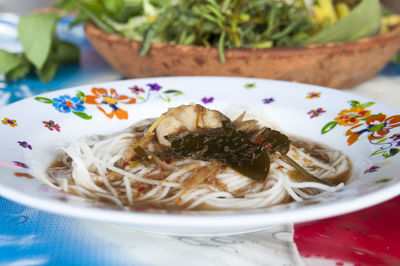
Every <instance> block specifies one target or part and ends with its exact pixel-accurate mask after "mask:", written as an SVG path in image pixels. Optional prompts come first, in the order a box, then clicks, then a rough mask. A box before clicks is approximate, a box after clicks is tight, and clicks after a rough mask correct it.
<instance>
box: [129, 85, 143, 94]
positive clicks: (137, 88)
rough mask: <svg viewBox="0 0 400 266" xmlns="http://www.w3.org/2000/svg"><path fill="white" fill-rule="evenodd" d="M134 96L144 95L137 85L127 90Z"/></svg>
mask: <svg viewBox="0 0 400 266" xmlns="http://www.w3.org/2000/svg"><path fill="white" fill-rule="evenodd" d="M129 89H130V90H131V91H132V92H133V93H134V94H136V95H139V94H140V93H145V92H146V91H145V90H144V89H143V88H139V87H138V86H137V85H135V86H133V87H130V88H129Z"/></svg>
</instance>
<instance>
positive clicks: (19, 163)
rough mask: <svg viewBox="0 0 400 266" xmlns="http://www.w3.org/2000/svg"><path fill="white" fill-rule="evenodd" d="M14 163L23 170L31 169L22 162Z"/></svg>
mask: <svg viewBox="0 0 400 266" xmlns="http://www.w3.org/2000/svg"><path fill="white" fill-rule="evenodd" d="M13 163H14V164H15V165H16V166H19V167H22V168H29V166H27V165H26V164H24V163H21V162H18V161H13Z"/></svg>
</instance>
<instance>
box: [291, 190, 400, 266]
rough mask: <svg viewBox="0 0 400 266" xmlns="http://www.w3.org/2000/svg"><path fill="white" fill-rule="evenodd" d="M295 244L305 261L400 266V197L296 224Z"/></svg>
mask: <svg viewBox="0 0 400 266" xmlns="http://www.w3.org/2000/svg"><path fill="white" fill-rule="evenodd" d="M294 241H295V243H296V245H297V248H298V251H299V253H300V255H301V256H302V257H304V258H310V257H313V258H326V259H329V260H333V262H335V264H336V265H342V264H343V263H352V264H354V265H400V196H399V197H397V198H394V199H392V200H390V201H387V202H384V203H382V204H379V205H376V206H373V207H370V208H367V209H364V210H361V211H357V212H353V213H350V214H346V215H342V216H338V217H334V218H329V219H324V220H319V221H313V222H308V223H301V224H296V225H295V226H294ZM305 261H306V263H307V260H305Z"/></svg>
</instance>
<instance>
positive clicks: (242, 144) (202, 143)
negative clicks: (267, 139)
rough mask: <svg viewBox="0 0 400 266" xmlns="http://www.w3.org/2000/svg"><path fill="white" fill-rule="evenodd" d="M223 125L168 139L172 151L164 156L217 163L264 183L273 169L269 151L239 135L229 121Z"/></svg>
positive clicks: (242, 132) (172, 135) (247, 136)
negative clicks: (214, 161) (271, 168)
mask: <svg viewBox="0 0 400 266" xmlns="http://www.w3.org/2000/svg"><path fill="white" fill-rule="evenodd" d="M222 123H223V127H221V128H216V129H210V130H204V131H198V132H188V131H186V132H182V133H175V134H171V135H168V136H166V138H167V140H168V141H170V142H171V150H170V151H168V152H167V153H166V154H161V156H162V157H169V158H186V157H191V158H194V159H200V160H208V161H209V160H217V161H220V162H223V163H224V164H227V165H229V166H231V167H232V168H233V169H235V170H237V171H238V172H240V173H242V174H244V175H246V176H248V177H251V178H253V179H255V180H257V181H263V180H264V179H265V178H266V177H267V174H268V171H269V167H270V160H269V157H268V153H267V151H266V150H265V149H264V148H263V147H262V146H260V145H256V144H255V143H254V142H252V141H251V139H250V135H249V134H248V133H247V132H244V131H237V130H236V129H235V128H234V126H233V125H232V124H231V122H230V121H227V120H225V121H223V122H222Z"/></svg>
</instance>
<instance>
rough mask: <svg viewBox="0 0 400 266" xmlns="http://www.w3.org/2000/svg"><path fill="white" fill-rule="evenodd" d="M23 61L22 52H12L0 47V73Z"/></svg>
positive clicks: (4, 72)
mask: <svg viewBox="0 0 400 266" xmlns="http://www.w3.org/2000/svg"><path fill="white" fill-rule="evenodd" d="M22 62H23V58H22V54H12V53H9V52H7V51H4V50H1V49H0V74H6V73H8V72H10V71H11V70H13V69H15V68H16V67H18V66H19V65H20V64H21V63H22Z"/></svg>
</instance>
